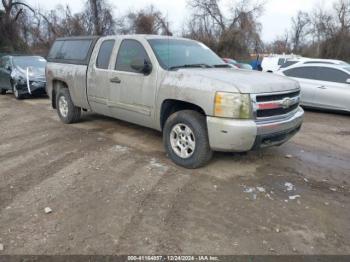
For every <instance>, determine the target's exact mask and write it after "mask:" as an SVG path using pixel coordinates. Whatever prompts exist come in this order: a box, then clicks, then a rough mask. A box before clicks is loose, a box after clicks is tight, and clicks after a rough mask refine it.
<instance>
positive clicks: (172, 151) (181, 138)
mask: <svg viewBox="0 0 350 262" xmlns="http://www.w3.org/2000/svg"><path fill="white" fill-rule="evenodd" d="M163 140H164V146H165V150H166V151H167V153H168V155H169V157H170V158H171V160H172V161H174V163H175V164H177V165H180V166H183V167H185V168H189V169H195V168H199V167H202V166H204V165H205V164H206V163H208V162H209V160H210V159H211V158H212V156H213V152H212V150H211V149H210V145H209V138H208V131H207V125H206V118H205V116H204V115H202V114H200V113H198V112H196V111H192V110H183V111H179V112H176V113H174V114H172V115H171V116H170V117H169V118H168V120H167V121H166V123H165V126H164V131H163Z"/></svg>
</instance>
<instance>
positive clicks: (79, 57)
mask: <svg viewBox="0 0 350 262" xmlns="http://www.w3.org/2000/svg"><path fill="white" fill-rule="evenodd" d="M91 43H92V40H91V39H72V40H58V41H56V42H55V43H54V44H53V46H52V48H51V50H50V53H49V55H48V58H49V59H59V60H70V61H84V60H86V59H87V56H88V53H89V51H90V47H91Z"/></svg>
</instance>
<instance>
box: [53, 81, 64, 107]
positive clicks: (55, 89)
mask: <svg viewBox="0 0 350 262" xmlns="http://www.w3.org/2000/svg"><path fill="white" fill-rule="evenodd" d="M60 88H67V89H68V85H67V83H66V82H65V81H62V80H59V79H53V80H52V95H51V104H52V108H54V109H56V108H57V105H56V96H57V94H58V91H59V89H60Z"/></svg>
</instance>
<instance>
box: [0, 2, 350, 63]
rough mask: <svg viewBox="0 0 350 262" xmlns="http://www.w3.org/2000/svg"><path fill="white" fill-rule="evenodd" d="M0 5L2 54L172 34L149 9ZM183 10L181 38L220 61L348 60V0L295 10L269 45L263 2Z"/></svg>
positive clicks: (199, 4) (204, 5) (167, 23)
mask: <svg viewBox="0 0 350 262" xmlns="http://www.w3.org/2000/svg"><path fill="white" fill-rule="evenodd" d="M1 1H2V6H3V8H2V9H1V7H0V35H1V38H0V52H21V53H38V54H42V55H45V54H47V52H48V49H49V48H50V46H51V44H52V42H53V41H54V40H55V39H56V38H57V37H63V36H86V35H112V34H160V35H173V28H172V26H171V23H170V21H169V20H168V18H167V16H166V15H164V14H163V13H162V12H161V11H159V10H158V9H157V8H156V7H155V6H152V5H150V6H146V7H144V8H142V9H139V10H136V11H129V12H128V13H126V14H124V15H122V16H120V17H115V14H114V12H113V10H114V7H113V6H112V5H111V4H110V2H108V0H86V1H85V3H84V7H83V10H82V11H81V12H78V13H73V12H72V11H71V9H70V7H69V6H62V5H60V6H58V7H57V8H55V9H53V10H42V9H40V8H33V7H32V6H30V5H29V4H28V3H26V2H25V1H20V0H1ZM187 6H188V8H189V9H190V12H191V16H190V18H189V19H187V20H186V21H185V23H184V26H183V28H182V32H181V34H180V35H181V36H184V37H187V38H191V39H195V40H199V41H201V42H204V43H205V44H206V45H208V46H209V47H210V48H212V49H213V50H214V51H215V52H217V53H218V54H219V55H221V56H223V57H233V58H236V59H247V58H249V56H250V54H252V53H254V54H263V53H265V54H266V53H295V54H301V55H304V56H310V57H322V58H334V59H342V60H347V61H349V60H350V45H349V43H350V0H337V1H336V2H335V3H334V5H333V7H332V9H330V10H326V9H325V8H323V7H322V6H316V7H315V8H314V9H313V10H312V11H311V12H308V13H307V12H304V11H299V12H298V14H297V15H296V16H295V17H294V18H292V20H291V24H290V25H291V26H290V28H289V29H288V30H286V33H285V34H284V35H283V36H278V37H277V38H276V39H275V40H274V41H272V42H271V43H264V42H263V41H262V39H261V32H262V24H261V23H260V21H259V19H260V17H261V15H262V14H263V12H264V8H265V6H266V1H263V0H262V1H260V0H236V1H230V2H229V3H228V5H225V6H224V7H223V5H222V3H221V1H220V0H187ZM277 22H278V21H277Z"/></svg>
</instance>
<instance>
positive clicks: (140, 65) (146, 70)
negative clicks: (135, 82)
mask: <svg viewBox="0 0 350 262" xmlns="http://www.w3.org/2000/svg"><path fill="white" fill-rule="evenodd" d="M130 66H131V68H132V69H134V70H135V71H137V72H139V73H142V74H145V75H149V74H150V73H151V72H152V64H151V62H149V61H146V60H145V59H134V60H132V62H131V65H130Z"/></svg>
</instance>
